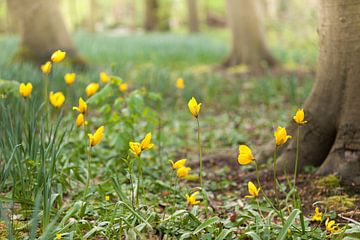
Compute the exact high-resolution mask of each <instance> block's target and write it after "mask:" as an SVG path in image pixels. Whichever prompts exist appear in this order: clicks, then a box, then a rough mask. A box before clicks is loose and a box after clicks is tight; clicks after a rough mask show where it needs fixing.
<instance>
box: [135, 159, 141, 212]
mask: <svg viewBox="0 0 360 240" xmlns="http://www.w3.org/2000/svg"><path fill="white" fill-rule="evenodd" d="M141 181H142V163H141V158H140V157H139V158H138V176H137V187H136V205H137V207H139V195H140V186H141Z"/></svg>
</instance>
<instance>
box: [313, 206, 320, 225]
mask: <svg viewBox="0 0 360 240" xmlns="http://www.w3.org/2000/svg"><path fill="white" fill-rule="evenodd" d="M321 220H322V212H320V211H319V208H318V207H316V208H315V214H314V216H313V217H312V218H311V221H317V222H321Z"/></svg>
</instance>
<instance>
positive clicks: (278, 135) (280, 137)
mask: <svg viewBox="0 0 360 240" xmlns="http://www.w3.org/2000/svg"><path fill="white" fill-rule="evenodd" d="M274 136H275V143H276V145H278V146H280V145H283V144H285V143H286V142H287V140H288V139H289V138H291V136H289V135H287V133H286V129H285V128H283V127H278V128H277V130H276V132H275V133H274Z"/></svg>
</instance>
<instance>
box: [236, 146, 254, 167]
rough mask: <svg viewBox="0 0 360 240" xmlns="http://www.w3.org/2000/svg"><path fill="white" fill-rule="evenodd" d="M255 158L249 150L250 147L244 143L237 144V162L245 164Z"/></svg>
mask: <svg viewBox="0 0 360 240" xmlns="http://www.w3.org/2000/svg"><path fill="white" fill-rule="evenodd" d="M254 160H255V158H254V156H253V154H252V152H251V149H250V148H249V147H248V146H246V145H240V146H239V156H238V162H239V164H241V165H247V164H249V163H252V161H254Z"/></svg>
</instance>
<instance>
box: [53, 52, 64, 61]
mask: <svg viewBox="0 0 360 240" xmlns="http://www.w3.org/2000/svg"><path fill="white" fill-rule="evenodd" d="M65 56H66V52H64V51H61V50H56V51H55V52H54V53H53V54H52V55H51V61H52V62H53V63H58V62H61V61H62V60H64V58H65Z"/></svg>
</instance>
